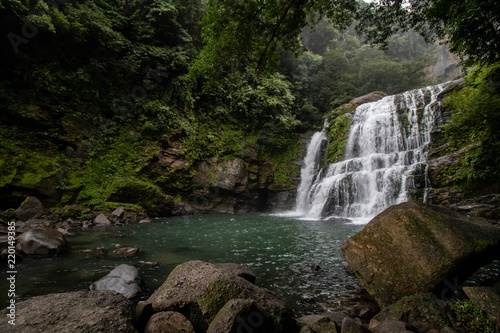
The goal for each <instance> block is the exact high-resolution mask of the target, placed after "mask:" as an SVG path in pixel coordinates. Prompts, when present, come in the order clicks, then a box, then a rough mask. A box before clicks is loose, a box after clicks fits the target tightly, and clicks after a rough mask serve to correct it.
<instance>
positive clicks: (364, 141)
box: [296, 84, 446, 219]
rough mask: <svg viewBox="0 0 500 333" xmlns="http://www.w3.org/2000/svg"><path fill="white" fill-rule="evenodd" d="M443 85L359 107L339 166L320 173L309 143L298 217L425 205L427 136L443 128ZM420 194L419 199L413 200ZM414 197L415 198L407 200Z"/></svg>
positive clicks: (315, 149) (321, 136) (316, 143)
mask: <svg viewBox="0 0 500 333" xmlns="http://www.w3.org/2000/svg"><path fill="white" fill-rule="evenodd" d="M445 85H446V84H443V85H437V86H430V87H427V88H423V89H417V90H412V91H408V92H405V93H403V94H400V95H395V96H387V97H384V98H383V99H381V100H379V101H378V102H373V103H366V104H363V105H361V106H359V107H358V108H357V109H356V111H355V113H354V115H353V118H352V124H351V128H350V131H349V137H348V140H347V144H346V151H345V158H344V160H343V161H341V162H338V163H334V164H331V165H329V166H328V169H327V170H326V171H324V174H323V176H322V177H317V174H318V171H319V170H318V169H319V167H318V159H319V157H318V154H319V151H320V148H319V147H320V145H321V143H320V141H321V140H326V134H325V130H323V131H321V132H318V133H316V134H315V135H314V136H313V137H312V138H311V141H310V144H309V146H308V149H307V155H306V157H305V159H304V167H303V168H302V172H301V177H302V178H301V183H300V186H299V188H298V192H297V205H296V212H297V213H300V214H301V215H302V216H304V217H307V218H314V219H318V218H325V217H330V216H334V217H342V218H371V217H373V216H375V215H376V214H378V213H380V212H381V211H383V210H384V209H385V208H387V207H389V206H391V205H394V204H397V203H401V202H404V201H408V200H409V199H410V198H412V199H414V198H415V196H416V197H418V199H420V200H424V198H425V193H424V192H423V191H422V190H420V192H421V193H420V194H418V192H419V191H418V190H419V189H424V188H425V187H426V186H427V184H428V180H427V178H426V171H427V150H428V145H429V143H430V139H431V136H430V133H431V131H432V129H433V128H435V127H436V126H438V125H441V122H442V121H441V114H440V103H439V102H438V100H437V96H438V94H439V93H440V92H441V91H442V90H443V89H444V87H445ZM417 194H418V195H417ZM411 196H413V197H411Z"/></svg>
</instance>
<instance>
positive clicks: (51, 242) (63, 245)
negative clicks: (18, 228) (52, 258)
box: [19, 228, 71, 255]
mask: <svg viewBox="0 0 500 333" xmlns="http://www.w3.org/2000/svg"><path fill="white" fill-rule="evenodd" d="M19 247H20V248H21V250H22V251H23V252H24V253H25V254H39V255H46V254H60V253H65V252H68V251H69V250H70V248H71V246H70V244H69V243H68V240H67V239H66V237H64V235H63V234H62V233H60V232H59V231H57V230H55V229H49V228H35V229H31V230H28V231H26V232H25V233H23V234H22V235H21V236H19Z"/></svg>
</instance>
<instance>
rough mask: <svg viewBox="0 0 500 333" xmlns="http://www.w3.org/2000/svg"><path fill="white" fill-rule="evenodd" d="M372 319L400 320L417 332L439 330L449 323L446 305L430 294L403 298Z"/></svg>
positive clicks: (380, 320)
mask: <svg viewBox="0 0 500 333" xmlns="http://www.w3.org/2000/svg"><path fill="white" fill-rule="evenodd" d="M373 319H376V320H378V321H379V322H382V321H385V320H400V321H404V322H406V323H407V324H408V325H409V326H410V327H413V328H416V329H417V330H418V331H419V332H427V331H430V330H432V329H434V330H438V331H439V330H441V329H442V328H444V327H447V326H449V325H450V324H451V323H450V321H449V319H448V314H447V307H446V303H444V302H443V301H442V300H440V299H438V298H437V297H436V296H435V295H434V294H432V293H425V294H416V295H411V296H406V297H403V298H402V299H401V300H399V301H398V302H396V303H394V304H393V305H391V306H389V307H387V308H385V309H383V310H382V311H381V312H380V313H379V314H377V315H376V316H375V317H373Z"/></svg>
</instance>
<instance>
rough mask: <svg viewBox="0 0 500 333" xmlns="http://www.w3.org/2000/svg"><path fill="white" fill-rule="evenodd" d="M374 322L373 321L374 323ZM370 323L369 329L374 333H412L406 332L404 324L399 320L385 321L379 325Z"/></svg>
mask: <svg viewBox="0 0 500 333" xmlns="http://www.w3.org/2000/svg"><path fill="white" fill-rule="evenodd" d="M375 322H376V321H373V323H375ZM373 323H372V322H370V329H371V331H372V332H375V333H413V332H412V331H408V330H406V323H405V322H402V321H400V320H392V319H390V320H385V321H383V322H381V323H379V322H376V324H373Z"/></svg>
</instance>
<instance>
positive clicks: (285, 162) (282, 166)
mask: <svg viewBox="0 0 500 333" xmlns="http://www.w3.org/2000/svg"><path fill="white" fill-rule="evenodd" d="M299 147H300V144H299V140H298V138H297V136H295V135H294V136H291V137H288V138H287V139H286V140H284V144H283V145H282V146H281V149H280V150H279V151H276V150H274V151H272V152H271V153H270V154H269V158H270V159H271V161H272V162H273V168H274V169H273V178H274V183H273V185H274V186H276V187H282V188H291V187H292V186H293V184H294V176H295V175H296V174H297V172H298V171H299V167H298V165H296V164H295V163H293V162H294V161H296V160H298V159H299V158H300V156H299ZM266 155H268V154H266Z"/></svg>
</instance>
